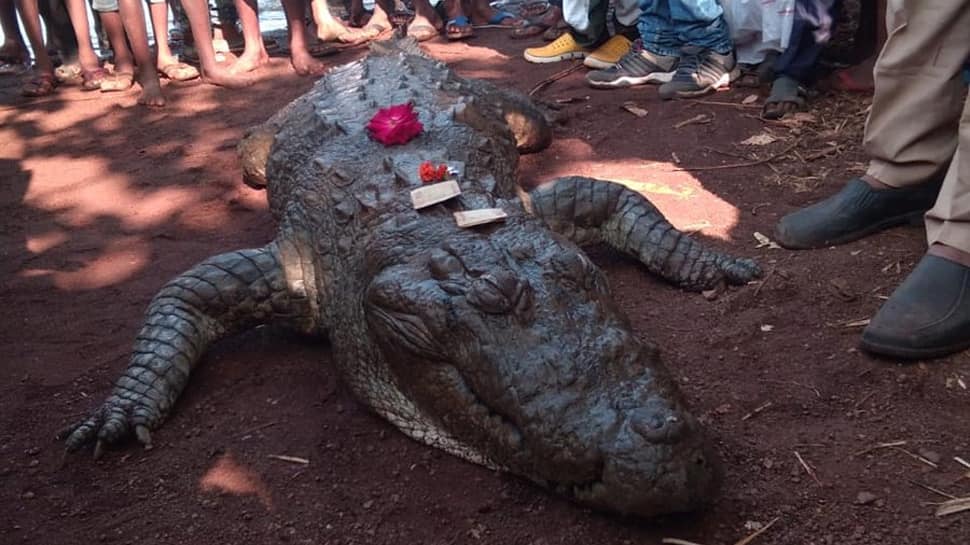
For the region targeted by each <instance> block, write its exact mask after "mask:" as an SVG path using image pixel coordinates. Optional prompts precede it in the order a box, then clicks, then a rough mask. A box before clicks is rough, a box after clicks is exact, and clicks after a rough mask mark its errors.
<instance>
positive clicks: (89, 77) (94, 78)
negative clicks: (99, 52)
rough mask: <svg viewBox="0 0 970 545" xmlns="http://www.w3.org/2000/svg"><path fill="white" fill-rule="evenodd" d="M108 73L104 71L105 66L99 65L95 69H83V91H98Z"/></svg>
mask: <svg viewBox="0 0 970 545" xmlns="http://www.w3.org/2000/svg"><path fill="white" fill-rule="evenodd" d="M107 75H108V73H107V72H105V71H104V68H101V67H98V68H95V69H94V70H82V71H81V79H82V81H81V90H82V91H97V90H98V89H100V88H101V82H103V81H104V78H105V77H107Z"/></svg>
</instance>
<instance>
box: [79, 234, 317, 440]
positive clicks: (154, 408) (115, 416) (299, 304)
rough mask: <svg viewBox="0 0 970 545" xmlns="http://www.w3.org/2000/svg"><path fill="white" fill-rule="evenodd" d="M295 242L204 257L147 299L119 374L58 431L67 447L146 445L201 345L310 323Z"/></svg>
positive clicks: (308, 327) (309, 300)
mask: <svg viewBox="0 0 970 545" xmlns="http://www.w3.org/2000/svg"><path fill="white" fill-rule="evenodd" d="M301 262H302V259H301V258H300V255H299V252H298V250H297V248H296V247H295V246H294V245H292V244H290V243H288V242H281V243H272V244H269V245H267V246H266V247H264V248H258V249H251V250H240V251H237V252H230V253H226V254H221V255H218V256H215V257H211V258H209V259H207V260H205V261H203V262H202V263H199V264H198V265H196V266H194V267H192V268H191V269H189V270H188V271H186V272H184V273H183V274H181V275H180V276H178V277H176V278H175V279H173V280H172V281H170V282H169V283H168V284H166V285H165V287H163V288H162V289H161V291H160V292H159V293H158V294H157V295H156V296H155V297H154V299H152V301H151V303H150V304H149V306H148V310H147V311H146V316H145V322H144V325H143V326H142V328H141V331H139V333H138V337H137V339H136V340H135V346H134V349H133V351H132V355H131V359H130V361H129V364H128V367H127V369H126V370H125V373H124V375H122V377H121V378H119V379H118V381H117V382H116V383H115V387H114V389H113V390H112V392H111V395H110V396H109V397H108V399H107V400H106V401H105V402H104V403H103V404H102V405H101V406H100V407H99V408H97V409H96V410H95V411H94V412H93V414H92V415H91V417H90V418H88V419H87V420H84V421H82V422H80V423H78V424H75V425H74V426H71V427H70V428H68V429H67V430H65V431H64V432H63V433H62V437H66V446H67V450H68V451H69V452H71V451H75V450H77V449H79V448H81V447H82V446H84V445H85V444H88V443H90V442H93V441H95V440H97V445H96V446H95V451H94V455H95V458H98V457H100V456H101V454H102V453H103V450H104V446H105V444H111V443H117V442H119V441H120V440H122V439H124V438H126V437H128V436H130V435H131V434H132V433H134V434H135V435H136V436H137V437H138V440H139V441H141V442H142V443H144V444H146V445H148V444H150V443H151V435H150V433H149V431H150V430H153V429H156V428H157V427H158V426H160V425H161V424H162V421H163V420H164V419H165V417H166V416H168V414H169V412H170V411H171V409H172V406H173V405H174V404H175V400H176V399H177V398H178V396H179V394H180V393H181V392H182V390H183V389H184V388H185V385H186V384H187V383H188V380H189V374H190V373H191V371H192V368H193V367H194V366H195V364H196V363H197V362H198V361H199V359H200V358H201V357H202V354H203V353H204V352H205V350H206V348H207V347H208V346H209V345H210V344H212V343H213V342H215V341H216V340H218V339H220V338H222V337H224V336H226V335H229V334H231V333H234V332H238V331H242V330H245V329H248V328H251V327H254V326H257V325H260V324H266V323H269V322H283V323H285V324H288V325H290V326H293V327H296V328H298V329H300V330H302V331H306V332H311V331H313V330H314V329H315V328H316V325H315V324H316V319H315V316H316V314H315V312H314V308H313V305H314V304H315V293H312V292H311V293H308V290H313V289H315V288H313V287H312V282H307V279H306V278H304V275H303V269H304V268H305V267H302V266H301V265H302V263H301Z"/></svg>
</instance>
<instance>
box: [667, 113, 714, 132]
mask: <svg viewBox="0 0 970 545" xmlns="http://www.w3.org/2000/svg"><path fill="white" fill-rule="evenodd" d="M711 121H714V118H713V117H712V116H709V115H707V114H697V115H695V116H694V117H692V118H690V119H685V120H683V121H681V122H680V123H677V124H675V125H674V128H675V129H682V128H684V127H686V126H687V125H693V124H695V123H697V124H701V125H706V124H708V123H710V122H711Z"/></svg>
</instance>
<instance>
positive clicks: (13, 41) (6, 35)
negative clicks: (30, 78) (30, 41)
mask: <svg viewBox="0 0 970 545" xmlns="http://www.w3.org/2000/svg"><path fill="white" fill-rule="evenodd" d="M0 30H2V31H3V45H0V63H2V64H4V65H11V66H14V68H16V67H17V66H22V65H24V64H26V63H27V61H29V60H30V58H29V55H28V54H27V44H25V43H24V37H23V35H21V33H20V26H19V25H18V24H17V8H16V6H14V1H13V0H0Z"/></svg>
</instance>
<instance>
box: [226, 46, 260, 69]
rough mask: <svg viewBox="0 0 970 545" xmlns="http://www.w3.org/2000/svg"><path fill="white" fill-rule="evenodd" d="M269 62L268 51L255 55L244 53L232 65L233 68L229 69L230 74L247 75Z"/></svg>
mask: <svg viewBox="0 0 970 545" xmlns="http://www.w3.org/2000/svg"><path fill="white" fill-rule="evenodd" d="M268 62H269V54H267V53H266V50H262V51H258V52H255V53H249V52H246V51H243V53H242V55H239V58H237V59H236V62H234V63H232V66H230V67H229V73H230V74H245V73H246V72H252V71H254V70H256V69H257V68H259V67H261V66H263V65H265V64H266V63H268Z"/></svg>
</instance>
